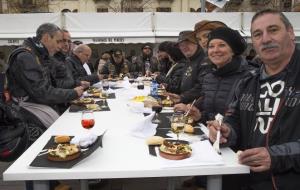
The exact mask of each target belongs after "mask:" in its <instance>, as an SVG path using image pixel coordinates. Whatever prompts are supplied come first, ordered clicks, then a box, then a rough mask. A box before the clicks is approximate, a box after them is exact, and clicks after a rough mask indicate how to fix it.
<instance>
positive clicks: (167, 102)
mask: <svg viewBox="0 0 300 190" xmlns="http://www.w3.org/2000/svg"><path fill="white" fill-rule="evenodd" d="M161 104H162V106H164V107H172V106H173V105H174V102H173V101H172V100H171V99H170V97H169V96H168V97H167V98H166V99H164V100H162V101H161Z"/></svg>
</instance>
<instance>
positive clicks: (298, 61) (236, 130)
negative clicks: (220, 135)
mask: <svg viewBox="0 0 300 190" xmlns="http://www.w3.org/2000/svg"><path fill="white" fill-rule="evenodd" d="M284 72H286V75H285V78H284V82H285V88H284V90H283V92H282V96H281V97H280V103H279V106H278V110H277V114H275V115H274V118H273V122H272V124H271V126H270V131H269V132H268V133H269V138H266V139H265V141H264V143H262V144H261V145H260V146H261V147H266V148H267V149H268V151H269V154H270V156H271V169H270V170H269V171H266V172H256V173H254V172H253V173H251V174H250V176H247V177H246V181H245V182H244V184H245V186H248V187H251V188H252V189H257V190H260V189H261V190H265V189H272V181H271V176H274V179H275V184H276V186H277V189H279V190H290V189H298V188H299V187H300V180H299V179H300V127H299V126H300V119H299V116H300V82H299V81H300V51H299V50H298V49H295V52H294V54H293V56H292V58H291V60H290V62H289V64H288V66H287V67H286V68H285V70H284ZM261 74H262V69H260V70H258V71H256V72H255V73H252V74H250V75H249V76H247V77H245V78H244V80H242V81H241V82H240V84H239V86H238V88H237V91H236V92H235V96H234V99H233V101H232V102H231V104H230V106H229V110H228V112H227V114H226V115H227V117H225V118H224V122H225V123H228V124H229V125H230V126H231V127H232V130H233V132H232V133H231V136H230V138H229V144H235V145H237V147H238V148H239V149H240V150H245V149H249V148H253V144H255V146H259V145H257V142H253V141H254V140H253V131H254V127H255V125H256V114H257V112H258V108H259V106H258V105H257V102H258V99H259V91H260V76H261Z"/></svg>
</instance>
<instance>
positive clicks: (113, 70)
mask: <svg viewBox="0 0 300 190" xmlns="http://www.w3.org/2000/svg"><path fill="white" fill-rule="evenodd" d="M128 67H129V62H128V60H126V59H123V61H122V63H116V62H115V61H114V60H113V58H111V60H110V61H107V62H106V63H105V64H104V65H103V67H102V69H101V70H100V74H104V75H111V76H113V77H114V76H115V77H119V76H120V74H127V73H128V72H129V68H128Z"/></svg>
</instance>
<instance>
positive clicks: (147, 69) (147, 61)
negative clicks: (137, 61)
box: [145, 58, 150, 74]
mask: <svg viewBox="0 0 300 190" xmlns="http://www.w3.org/2000/svg"><path fill="white" fill-rule="evenodd" d="M149 71H150V60H149V58H147V59H146V61H145V74H146V73H148V72H149Z"/></svg>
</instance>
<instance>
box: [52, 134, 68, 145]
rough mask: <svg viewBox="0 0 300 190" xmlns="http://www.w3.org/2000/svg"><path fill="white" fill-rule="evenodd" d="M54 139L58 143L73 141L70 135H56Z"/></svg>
mask: <svg viewBox="0 0 300 190" xmlns="http://www.w3.org/2000/svg"><path fill="white" fill-rule="evenodd" d="M54 141H55V143H57V144H60V143H69V142H70V141H71V138H70V137H69V136H66V135H59V136H56V137H54Z"/></svg>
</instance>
